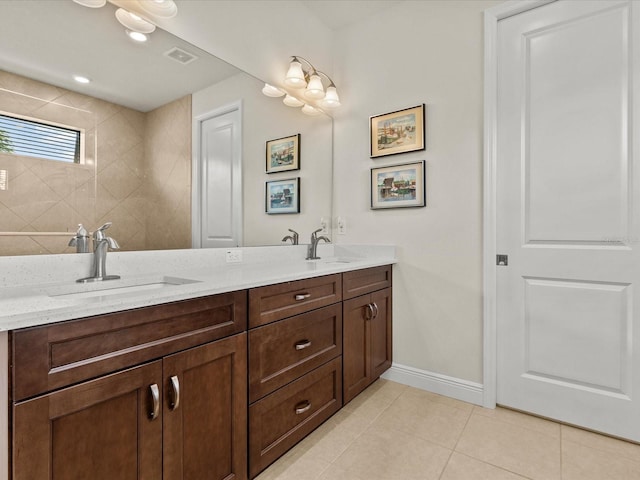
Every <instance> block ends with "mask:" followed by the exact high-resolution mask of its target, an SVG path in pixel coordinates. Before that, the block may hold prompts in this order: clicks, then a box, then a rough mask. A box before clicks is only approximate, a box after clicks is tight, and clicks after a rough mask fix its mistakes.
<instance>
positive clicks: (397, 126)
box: [369, 103, 425, 158]
mask: <svg viewBox="0 0 640 480" xmlns="http://www.w3.org/2000/svg"><path fill="white" fill-rule="evenodd" d="M369 133H370V143H371V158H376V157H383V156H385V155H393V154H395V153H405V152H413V151H415V150H424V148H425V146H424V103H423V104H422V105H418V106H417V107H412V108H406V109H404V110H398V111H397V112H391V113H385V114H384V115H376V116H374V117H370V118H369Z"/></svg>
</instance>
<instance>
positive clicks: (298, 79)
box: [284, 57, 307, 88]
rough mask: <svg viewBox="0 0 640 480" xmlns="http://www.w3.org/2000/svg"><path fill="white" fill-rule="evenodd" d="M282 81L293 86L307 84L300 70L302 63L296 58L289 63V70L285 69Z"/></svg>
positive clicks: (298, 86) (301, 86)
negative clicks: (285, 73) (285, 72)
mask: <svg viewBox="0 0 640 480" xmlns="http://www.w3.org/2000/svg"><path fill="white" fill-rule="evenodd" d="M294 58H295V57H294ZM284 83H285V85H288V86H289V87H293V88H303V87H305V86H306V85H307V81H306V80H305V79H304V72H303V71H302V64H301V63H300V62H298V60H297V59H294V60H292V61H291V64H289V70H288V71H287V76H286V77H285V79H284Z"/></svg>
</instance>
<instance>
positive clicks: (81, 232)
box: [69, 223, 89, 253]
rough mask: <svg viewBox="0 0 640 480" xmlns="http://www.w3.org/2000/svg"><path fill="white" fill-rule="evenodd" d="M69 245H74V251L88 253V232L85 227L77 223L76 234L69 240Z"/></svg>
mask: <svg viewBox="0 0 640 480" xmlns="http://www.w3.org/2000/svg"><path fill="white" fill-rule="evenodd" d="M69 246H70V247H76V253H89V234H88V233H87V229H86V228H84V227H83V226H82V224H81V223H79V224H78V231H77V232H76V236H75V237H73V238H72V239H71V240H69Z"/></svg>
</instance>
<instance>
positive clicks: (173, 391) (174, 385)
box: [169, 375, 180, 410]
mask: <svg viewBox="0 0 640 480" xmlns="http://www.w3.org/2000/svg"><path fill="white" fill-rule="evenodd" d="M169 387H170V388H169V410H176V409H177V408H178V406H180V381H179V380H178V377H177V376H176V375H174V376H173V377H171V378H170V379H169Z"/></svg>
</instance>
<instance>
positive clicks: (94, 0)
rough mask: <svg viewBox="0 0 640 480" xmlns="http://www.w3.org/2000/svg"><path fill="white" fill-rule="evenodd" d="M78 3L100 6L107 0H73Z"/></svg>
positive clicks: (92, 6) (87, 5)
mask: <svg viewBox="0 0 640 480" xmlns="http://www.w3.org/2000/svg"><path fill="white" fill-rule="evenodd" d="M73 1H74V2H76V3H77V4H78V5H82V6H83V7H89V8H100V7H104V6H105V5H106V4H107V0H73Z"/></svg>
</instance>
